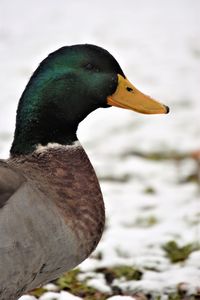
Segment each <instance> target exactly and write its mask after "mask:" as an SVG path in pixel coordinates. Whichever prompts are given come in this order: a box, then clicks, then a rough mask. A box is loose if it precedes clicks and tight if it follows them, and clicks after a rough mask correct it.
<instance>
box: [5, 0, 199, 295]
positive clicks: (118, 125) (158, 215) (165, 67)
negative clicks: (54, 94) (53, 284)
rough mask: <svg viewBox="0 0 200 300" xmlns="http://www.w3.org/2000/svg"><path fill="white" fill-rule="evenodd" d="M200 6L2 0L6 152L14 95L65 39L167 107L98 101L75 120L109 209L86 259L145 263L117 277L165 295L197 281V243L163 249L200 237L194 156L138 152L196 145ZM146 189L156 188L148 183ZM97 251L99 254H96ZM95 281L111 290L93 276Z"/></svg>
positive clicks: (192, 0)
mask: <svg viewBox="0 0 200 300" xmlns="http://www.w3.org/2000/svg"><path fill="white" fill-rule="evenodd" d="M199 11H200V2H199V1H198V0H177V1H172V0H168V1H159V0H151V1H148V0H141V1H136V0H126V1H123V2H122V1H118V0H110V1H106V0H102V1H98V0H93V1H91V0H85V1H81V0H74V1H70V2H69V1H65V0H60V1H59V2H55V1H52V0H50V1H49V0H43V1H42V2H41V1H39V0H35V1H28V2H27V1H25V0H17V1H15V2H13V3H12V5H11V3H10V2H9V1H7V0H2V1H1V2H0V20H1V24H0V45H1V47H0V64H1V73H0V86H1V98H0V104H1V110H0V154H1V157H8V153H9V147H10V143H11V141H12V137H13V131H14V124H15V111H16V107H17V102H18V99H19V97H20V95H21V93H22V91H23V89H24V87H25V85H26V83H27V80H28V78H29V77H30V75H31V73H32V72H33V70H34V69H35V68H36V67H37V65H38V63H39V62H40V61H41V60H42V59H43V58H44V57H45V56H46V55H47V54H48V53H49V52H51V51H54V50H55V49H57V48H58V47H61V46H63V45H70V44H77V43H85V42H87V43H94V44H97V45H99V46H102V47H105V48H106V49H107V50H109V51H110V52H111V53H112V54H113V55H114V56H115V57H116V59H117V60H118V61H119V63H120V65H121V67H122V69H123V70H124V72H125V74H126V75H127V77H128V79H129V80H130V81H131V82H132V83H133V84H134V85H135V86H136V87H137V88H138V89H140V90H141V91H142V92H144V93H146V94H151V95H152V97H153V98H156V99H159V100H160V101H161V102H162V103H164V104H166V105H169V107H170V109H171V111H170V114H168V115H162V116H157V115H155V116H145V115H140V114H137V113H134V112H131V111H126V110H122V109H121V110H120V109H117V108H110V109H99V110H97V111H95V112H93V113H92V114H90V115H89V116H88V117H87V119H86V120H84V121H83V122H82V123H81V124H80V126H79V130H78V136H79V139H80V141H81V144H82V145H83V146H84V148H85V149H86V151H87V153H88V155H89V157H90V160H91V161H92V163H93V165H94V167H95V170H96V171H97V174H98V176H99V178H100V184H101V188H102V191H103V195H104V200H105V206H106V215H107V223H106V230H105V232H104V235H103V237H102V240H101V242H100V243H99V245H98V247H97V249H96V250H95V252H94V256H91V258H89V259H87V260H86V261H85V262H83V263H82V264H81V266H80V268H81V270H83V271H84V272H86V273H87V272H93V274H95V269H97V268H99V267H109V266H116V265H122V264H123V265H130V266H134V267H137V268H139V269H140V270H141V271H142V272H143V276H142V278H141V280H138V281H126V280H124V281H123V280H116V284H118V285H119V286H120V287H121V288H123V289H125V290H126V289H132V290H134V291H145V292H151V293H160V294H162V295H164V294H166V291H169V290H170V291H174V290H176V287H177V285H178V284H180V283H182V282H184V283H185V284H187V286H188V289H189V290H190V291H191V293H192V291H194V290H196V289H197V287H199V286H200V251H195V252H192V253H191V254H190V255H189V257H188V258H187V259H186V260H185V261H184V262H181V263H176V264H173V263H171V262H170V260H169V258H168V257H167V256H166V253H165V252H164V250H163V248H162V246H163V244H165V243H166V242H168V241H170V240H175V241H176V242H177V244H178V245H180V246H184V245H186V244H188V243H193V244H196V245H199V240H200V202H199V186H198V185H197V183H195V182H185V178H187V177H188V176H189V175H190V174H192V173H193V172H195V171H196V168H197V164H196V163H195V161H194V160H192V159H191V158H188V159H183V160H176V159H175V158H174V159H170V160H157V161H155V160H149V159H146V158H145V157H139V156H137V155H135V154H134V153H136V152H139V153H144V154H145V153H147V154H148V153H153V152H166V153H169V154H170V153H172V154H173V153H178V154H188V153H190V152H191V151H194V150H197V149H200V125H199V118H200V101H199V99H200V89H199V86H200V76H199V70H200V38H199V37H200V18H199ZM8 78H9V80H8ZM148 188H151V189H153V191H154V193H152V194H150V193H147V192H145V191H146V190H148ZM149 220H154V224H149V222H150V221H149ZM97 253H101V255H102V260H97V259H95V254H97ZM90 284H91V285H93V286H94V287H95V288H97V289H99V290H100V291H101V290H107V291H108V290H110V287H109V286H108V285H106V283H105V281H104V279H102V278H98V276H96V275H94V276H93V279H90ZM45 297H46V298H45ZM70 297H71V298H70ZM166 297H167V296H166V295H164V296H163V298H162V299H166V300H167V298H166ZM53 298H55V299H59V300H61V299H62V300H64V299H77V298H76V297H74V296H72V295H70V294H69V293H67V292H64V291H63V292H61V293H55V292H53V291H51V292H48V293H46V294H45V295H43V296H41V297H40V300H45V299H48V300H50V299H53ZM32 299H35V298H34V297H31V296H23V297H21V298H20V300H32ZM78 299H80V298H78ZM109 299H113V300H118V299H124V300H126V299H127V300H128V299H133V298H130V297H122V296H114V297H111V298H109Z"/></svg>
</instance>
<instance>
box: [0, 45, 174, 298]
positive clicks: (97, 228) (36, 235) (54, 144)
mask: <svg viewBox="0 0 200 300" xmlns="http://www.w3.org/2000/svg"><path fill="white" fill-rule="evenodd" d="M112 106H116V107H119V108H124V109H130V110H133V111H136V112H140V113H144V114H166V113H168V112H169V108H168V106H166V105H164V104H162V103H160V102H158V101H157V100H154V99H152V98H151V97H150V96H147V95H145V94H143V93H142V92H140V91H139V90H138V89H136V87H135V86H134V85H133V84H132V83H131V82H130V81H129V80H128V79H127V78H126V76H125V74H124V73H123V71H122V69H121V67H120V65H119V63H118V62H117V60H116V59H115V58H114V57H113V56H112V55H111V54H110V53H109V52H108V51H107V50H105V49H103V48H101V47H99V46H96V45H92V44H77V45H71V46H64V47H62V48H60V49H58V50H56V51H54V52H53V53H51V54H49V55H48V56H47V57H46V58H45V59H44V60H43V61H42V62H41V63H40V64H39V66H38V67H37V69H36V70H35V72H34V73H33V74H32V76H31V78H30V80H29V81H28V84H27V85H26V87H25V89H24V91H23V93H22V96H21V97H20V100H19V104H18V108H17V113H16V127H15V132H14V139H13V142H12V145H11V149H10V156H9V158H8V159H6V160H3V159H2V160H0V274H1V276H0V300H8V299H9V300H16V299H18V298H19V297H20V296H21V295H23V294H24V293H27V292H28V291H30V290H32V289H34V288H36V287H38V286H41V285H43V284H45V283H47V282H49V281H51V280H55V279H56V278H58V277H59V276H60V275H61V274H63V273H64V272H66V271H68V270H70V269H72V268H74V267H75V266H77V265H78V264H80V263H81V262H82V261H83V260H85V259H86V258H87V257H88V256H89V255H90V254H91V252H92V251H93V250H94V249H95V248H96V246H97V244H98V242H99V241H100V239H101V236H102V232H103V229H104V224H105V210H104V202H103V196H102V192H101V189H100V185H99V182H98V179H97V176H96V173H95V171H94V169H93V166H92V164H91V162H90V160H89V158H88V156H87V154H86V152H85V151H84V149H83V147H82V146H81V144H80V142H79V140H78V138H77V128H78V125H79V123H80V122H81V121H82V120H83V119H85V117H86V116H87V115H88V114H90V113H91V112H93V111H94V110H96V109H98V108H110V107H112ZM100 125H101V124H99V126H100ZM94 130H95V128H94Z"/></svg>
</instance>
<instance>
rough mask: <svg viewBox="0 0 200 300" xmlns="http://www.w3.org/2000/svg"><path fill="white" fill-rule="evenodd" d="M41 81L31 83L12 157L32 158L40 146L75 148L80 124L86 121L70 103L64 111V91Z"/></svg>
mask: <svg viewBox="0 0 200 300" xmlns="http://www.w3.org/2000/svg"><path fill="white" fill-rule="evenodd" d="M38 77H39V76H37V78H36V79H35V78H34V77H33V78H32V79H31V80H30V82H29V84H28V85H27V87H26V89H25V91H24V93H23V94H22V97H21V99H20V101H19V106H18V109H17V119H16V129H15V135H14V141H13V144H12V147H11V150H10V153H11V155H12V156H16V155H26V154H30V153H32V152H33V151H34V150H35V149H36V147H37V145H39V144H41V145H43V146H44V145H47V144H48V143H57V144H61V145H71V144H73V143H74V142H75V141H76V140H77V136H76V131H77V127H78V124H79V122H80V121H81V120H82V119H83V118H84V117H85V115H83V116H82V115H80V114H79V115H76V113H75V112H74V111H73V108H72V105H70V102H69V103H68V104H67V105H68V107H67V108H66V107H65V108H63V107H62V103H63V102H64V101H62V100H63V98H64V94H63V89H62V87H60V86H59V85H58V84H57V86H56V85H55V87H54V86H52V83H51V84H49V83H48V77H47V79H45V78H42V79H40V78H39V79H38ZM59 88H60V89H59ZM58 103H59V105H58ZM67 111H68V113H66V112H67ZM72 117H73V118H72Z"/></svg>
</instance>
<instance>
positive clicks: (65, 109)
mask: <svg viewBox="0 0 200 300" xmlns="http://www.w3.org/2000/svg"><path fill="white" fill-rule="evenodd" d="M111 105H115V106H118V107H122V108H128V109H132V110H135V111H139V112H142V113H164V112H167V109H166V107H165V106H164V105H161V104H159V103H158V102H156V101H154V100H152V99H151V98H149V97H148V96H145V95H144V94H142V93H140V92H139V91H138V90H137V89H136V88H135V87H134V86H133V85H131V83H130V82H129V81H128V80H127V79H126V78H125V75H124V73H123V71H122V69H121V68H120V66H119V64H118V62H117V61H116V60H115V59H114V57H113V56H112V55H111V54H110V53H109V52H108V51H106V50H104V49H102V48H100V47H97V46H94V45H87V44H85V45H75V46H68V47H63V48H61V49H59V50H57V51H55V52H53V53H51V54H50V55H49V56H48V57H47V58H46V59H45V60H44V61H42V63H41V64H40V65H39V67H38V68H37V70H36V71H35V72H34V74H33V75H32V77H31V79H30V81H29V83H28V84H27V86H26V88H25V90H24V92H23V94H22V97H21V99H20V101H19V106H18V109H17V120H16V129H15V136H14V141H13V144H12V147H11V155H20V154H22V155H23V154H28V153H31V152H33V151H34V150H35V149H36V147H37V145H38V144H41V145H47V144H48V143H59V144H63V145H68V144H72V143H73V142H74V141H76V140H77V137H76V131H77V127H78V124H79V123H80V122H81V121H82V120H83V119H84V118H85V117H86V116H87V115H88V114H89V113H91V112H92V111H94V110H95V109H97V108H99V107H109V106H111Z"/></svg>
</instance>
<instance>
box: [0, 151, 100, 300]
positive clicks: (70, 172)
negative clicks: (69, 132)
mask: <svg viewBox="0 0 200 300" xmlns="http://www.w3.org/2000/svg"><path fill="white" fill-rule="evenodd" d="M2 170H3V171H2ZM5 170H7V171H5ZM6 172H7V175H6V176H7V180H9V178H11V181H14V182H15V185H14V184H12V187H13V190H12V192H11V191H10V194H9V190H10V189H11V187H10V189H9V188H8V186H9V185H7V186H6V183H5V182H3V180H2V184H0V188H1V190H0V191H1V193H2V195H3V191H4V197H3V200H2V201H1V202H0V204H1V209H0V274H1V277H0V299H1V300H7V299H10V300H12V299H16V298H17V297H19V296H20V295H22V294H23V293H24V292H27V291H29V290H31V289H33V288H35V287H37V286H38V285H40V284H43V283H46V282H48V281H50V280H53V279H55V278H57V277H58V276H59V275H60V274H62V273H63V272H65V271H67V270H69V269H71V268H73V267H75V266H76V265H77V264H79V263H80V262H81V261H83V260H84V259H85V258H86V257H87V256H88V255H89V253H91V251H92V250H93V249H94V248H95V246H96V245H97V243H98V241H99V239H100V237H101V234H102V230H103V226H104V218H105V217H104V206H103V201H102V195H101V191H100V188H99V184H98V181H97V179H96V175H95V173H94V170H93V168H92V166H91V164H90V162H89V160H88V158H87V155H86V154H85V152H84V150H83V148H82V147H80V146H78V147H77V146H69V147H60V148H59V147H55V148H49V149H48V148H46V149H40V150H38V151H37V152H35V153H34V154H32V155H29V156H26V157H20V158H13V159H10V160H9V161H8V162H7V163H1V164H0V178H5V173H6ZM0 182H1V181H0ZM14 186H15V188H14ZM6 188H7V190H8V191H7V195H8V196H5V195H6V193H5V190H6Z"/></svg>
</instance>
